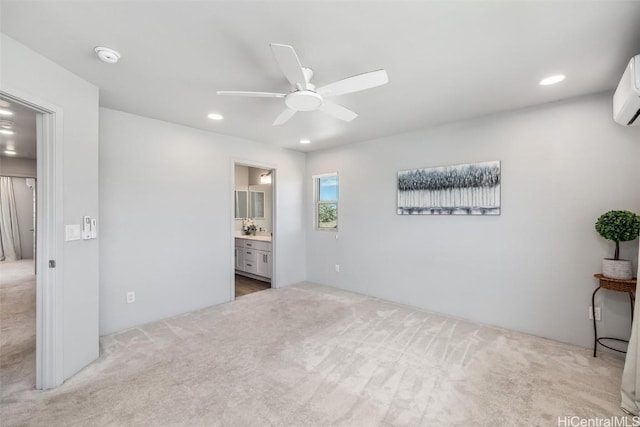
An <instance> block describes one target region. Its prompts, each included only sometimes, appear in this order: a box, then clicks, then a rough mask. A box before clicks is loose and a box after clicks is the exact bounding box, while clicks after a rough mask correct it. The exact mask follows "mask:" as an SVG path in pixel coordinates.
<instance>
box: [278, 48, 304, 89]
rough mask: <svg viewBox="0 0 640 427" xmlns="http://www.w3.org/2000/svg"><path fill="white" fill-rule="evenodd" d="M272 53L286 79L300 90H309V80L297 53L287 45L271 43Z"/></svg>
mask: <svg viewBox="0 0 640 427" xmlns="http://www.w3.org/2000/svg"><path fill="white" fill-rule="evenodd" d="M271 51H272V52H273V55H274V56H275V57H276V61H278V65H280V69H281V70H282V72H283V73H284V75H285V77H286V78H287V80H289V82H290V83H291V84H292V85H293V87H295V88H298V90H301V89H306V88H307V79H306V77H305V75H304V71H303V70H302V65H300V60H299V59H298V55H296V51H295V50H293V48H292V47H291V46H288V45H286V44H276V43H271Z"/></svg>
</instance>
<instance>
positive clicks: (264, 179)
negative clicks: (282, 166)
mask: <svg viewBox="0 0 640 427" xmlns="http://www.w3.org/2000/svg"><path fill="white" fill-rule="evenodd" d="M260 184H271V172H268V173H264V174H262V175H260Z"/></svg>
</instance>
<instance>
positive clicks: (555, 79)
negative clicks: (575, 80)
mask: <svg viewBox="0 0 640 427" xmlns="http://www.w3.org/2000/svg"><path fill="white" fill-rule="evenodd" d="M566 78H567V76H565V75H564V74H557V75H555V76H550V77H547V78H545V79H542V80H540V86H549V85H554V84H556V83H560V82H561V81H563V80H564V79H566Z"/></svg>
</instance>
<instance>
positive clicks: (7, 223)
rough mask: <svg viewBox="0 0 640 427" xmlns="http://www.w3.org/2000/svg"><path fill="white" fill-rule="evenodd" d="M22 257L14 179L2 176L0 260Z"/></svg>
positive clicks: (12, 259)
mask: <svg viewBox="0 0 640 427" xmlns="http://www.w3.org/2000/svg"><path fill="white" fill-rule="evenodd" d="M19 259H22V249H21V247H20V232H19V230H18V213H17V211H16V199H15V195H14V193H13V180H12V179H11V178H10V177H8V176H0V261H17V260H19Z"/></svg>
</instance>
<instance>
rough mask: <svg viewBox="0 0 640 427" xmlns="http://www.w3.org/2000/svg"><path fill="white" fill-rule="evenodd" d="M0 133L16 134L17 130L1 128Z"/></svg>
mask: <svg viewBox="0 0 640 427" xmlns="http://www.w3.org/2000/svg"><path fill="white" fill-rule="evenodd" d="M0 133H3V134H5V135H13V134H15V132H14V131H12V130H11V129H0Z"/></svg>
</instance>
